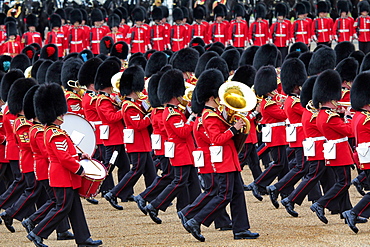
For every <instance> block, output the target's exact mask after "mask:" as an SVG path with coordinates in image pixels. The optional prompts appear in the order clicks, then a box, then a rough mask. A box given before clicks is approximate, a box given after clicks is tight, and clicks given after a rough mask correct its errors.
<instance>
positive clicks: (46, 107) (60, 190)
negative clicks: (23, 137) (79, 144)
mask: <svg viewBox="0 0 370 247" xmlns="http://www.w3.org/2000/svg"><path fill="white" fill-rule="evenodd" d="M34 104H35V110H36V117H37V119H39V121H40V122H41V123H42V124H45V125H46V127H45V134H44V141H45V142H46V143H48V145H46V150H47V153H48V156H49V160H50V167H49V180H50V186H51V187H52V188H53V190H54V193H55V196H56V200H57V204H56V207H54V208H53V209H52V210H50V212H49V213H48V214H47V216H46V217H45V218H44V219H43V220H42V221H41V222H40V223H39V224H38V225H37V226H36V227H35V229H33V230H32V231H31V232H30V233H29V234H28V235H27V238H28V239H29V240H31V241H32V242H33V243H34V244H35V245H36V246H46V245H45V244H44V243H43V239H46V238H48V236H49V235H50V234H51V232H52V231H53V230H54V229H55V228H56V227H57V226H58V224H59V223H60V221H61V220H63V219H64V218H65V217H66V216H68V218H69V220H70V222H71V225H72V227H73V231H74V235H75V241H76V243H77V245H78V246H81V247H82V246H99V245H102V241H101V240H95V241H94V240H92V239H91V238H90V232H89V228H88V226H87V222H86V219H85V214H84V211H83V208H82V205H81V201H80V198H79V195H78V188H79V187H80V186H81V177H80V176H83V175H84V169H83V167H82V166H81V165H80V164H79V163H78V159H79V158H78V155H77V152H76V149H75V147H74V145H73V142H72V140H71V138H70V137H69V136H68V135H67V133H66V132H65V131H63V130H61V129H60V127H59V126H60V125H61V124H62V123H63V115H64V114H65V113H66V112H67V103H66V100H65V97H64V93H63V90H62V89H61V87H60V86H59V85H58V84H55V83H51V84H43V85H41V86H40V88H39V89H38V90H37V91H36V93H35V98H34ZM81 157H82V158H84V157H88V155H87V154H82V156H81ZM71 178H72V179H71Z"/></svg>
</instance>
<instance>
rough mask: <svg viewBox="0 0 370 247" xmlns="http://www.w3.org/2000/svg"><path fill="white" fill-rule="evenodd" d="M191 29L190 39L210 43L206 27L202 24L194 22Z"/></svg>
mask: <svg viewBox="0 0 370 247" xmlns="http://www.w3.org/2000/svg"><path fill="white" fill-rule="evenodd" d="M207 23H208V22H207ZM191 28H192V30H191V37H193V38H201V39H203V41H204V42H205V43H206V44H207V43H210V38H209V34H208V25H204V24H203V23H201V24H199V23H198V22H195V23H194V24H193V25H192V26H191Z"/></svg>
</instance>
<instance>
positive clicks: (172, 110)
mask: <svg viewBox="0 0 370 247" xmlns="http://www.w3.org/2000/svg"><path fill="white" fill-rule="evenodd" d="M168 111H169V112H170V114H168V116H167V118H166V121H168V119H170V117H172V116H181V114H180V113H179V112H177V111H175V110H174V109H173V108H172V107H168Z"/></svg>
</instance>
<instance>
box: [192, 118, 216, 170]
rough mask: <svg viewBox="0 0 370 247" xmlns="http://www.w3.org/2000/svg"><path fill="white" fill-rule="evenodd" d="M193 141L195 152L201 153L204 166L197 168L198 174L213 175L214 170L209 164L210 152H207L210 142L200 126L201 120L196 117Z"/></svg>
mask: <svg viewBox="0 0 370 247" xmlns="http://www.w3.org/2000/svg"><path fill="white" fill-rule="evenodd" d="M193 133H194V139H195V142H196V143H197V151H203V157H204V166H203V167H199V172H198V173H201V174H207V173H213V172H214V168H213V164H212V163H211V152H210V151H209V146H211V140H210V139H209V137H208V136H207V133H206V130H205V129H204V126H203V124H202V118H201V117H197V119H196V120H195V122H194V126H193Z"/></svg>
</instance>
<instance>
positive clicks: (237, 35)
mask: <svg viewBox="0 0 370 247" xmlns="http://www.w3.org/2000/svg"><path fill="white" fill-rule="evenodd" d="M234 37H236V38H243V37H244V34H235V35H234Z"/></svg>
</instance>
